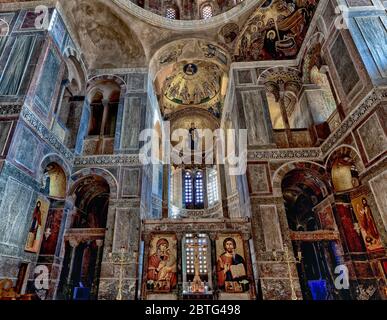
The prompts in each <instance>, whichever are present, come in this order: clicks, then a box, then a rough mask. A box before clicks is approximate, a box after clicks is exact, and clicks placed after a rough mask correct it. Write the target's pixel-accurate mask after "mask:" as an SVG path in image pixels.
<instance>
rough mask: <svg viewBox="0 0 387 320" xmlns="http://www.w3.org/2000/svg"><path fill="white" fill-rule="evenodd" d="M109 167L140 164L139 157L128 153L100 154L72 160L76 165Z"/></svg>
mask: <svg viewBox="0 0 387 320" xmlns="http://www.w3.org/2000/svg"><path fill="white" fill-rule="evenodd" d="M93 165H95V166H98V167H111V166H112V165H114V166H125V165H126V166H140V165H142V164H141V162H140V158H139V156H138V155H137V154H128V155H123V154H120V155H101V156H86V157H76V158H75V160H74V166H76V167H84V166H86V167H90V166H93Z"/></svg>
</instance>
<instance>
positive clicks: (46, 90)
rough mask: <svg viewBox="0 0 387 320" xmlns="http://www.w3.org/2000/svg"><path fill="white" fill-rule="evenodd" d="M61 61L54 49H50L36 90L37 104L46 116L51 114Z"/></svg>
mask: <svg viewBox="0 0 387 320" xmlns="http://www.w3.org/2000/svg"><path fill="white" fill-rule="evenodd" d="M60 66H61V61H60V59H59V57H57V55H56V54H55V52H54V51H53V49H49V51H48V54H47V57H46V60H45V62H44V66H43V69H42V72H41V75H40V79H39V84H38V87H37V89H36V97H35V103H36V105H37V106H38V107H39V109H40V110H41V111H42V112H43V114H44V115H47V114H48V113H49V112H50V108H51V106H52V104H53V101H55V100H56V99H54V95H55V93H56V91H57V90H56V87H57V85H58V76H59V73H60Z"/></svg>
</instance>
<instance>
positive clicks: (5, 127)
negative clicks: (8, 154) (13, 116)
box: [0, 121, 13, 156]
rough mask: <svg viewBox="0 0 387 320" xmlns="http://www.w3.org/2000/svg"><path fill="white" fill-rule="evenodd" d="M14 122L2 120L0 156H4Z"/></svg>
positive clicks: (0, 124)
mask: <svg viewBox="0 0 387 320" xmlns="http://www.w3.org/2000/svg"><path fill="white" fill-rule="evenodd" d="M12 123H13V122H12V121H1V122H0V156H3V155H4V153H5V148H6V146H7V142H8V137H9V134H10V132H11V128H12Z"/></svg>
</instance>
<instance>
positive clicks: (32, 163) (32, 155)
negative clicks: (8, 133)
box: [15, 127, 39, 171]
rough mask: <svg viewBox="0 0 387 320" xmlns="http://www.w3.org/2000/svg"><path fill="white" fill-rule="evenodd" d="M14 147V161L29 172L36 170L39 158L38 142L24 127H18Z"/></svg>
mask: <svg viewBox="0 0 387 320" xmlns="http://www.w3.org/2000/svg"><path fill="white" fill-rule="evenodd" d="M16 141H17V142H16V147H15V153H16V154H15V160H16V162H18V163H19V164H21V165H23V166H24V167H25V168H27V169H29V170H30V171H35V170H36V161H37V158H38V157H39V140H38V139H37V138H36V137H35V135H34V134H33V133H32V132H31V131H30V130H29V129H27V128H26V127H20V131H19V132H18V134H17V139H16Z"/></svg>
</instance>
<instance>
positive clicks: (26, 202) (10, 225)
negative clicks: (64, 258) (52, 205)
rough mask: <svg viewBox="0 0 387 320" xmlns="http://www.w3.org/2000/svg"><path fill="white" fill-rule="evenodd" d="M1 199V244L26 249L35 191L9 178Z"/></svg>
mask: <svg viewBox="0 0 387 320" xmlns="http://www.w3.org/2000/svg"><path fill="white" fill-rule="evenodd" d="M1 198H2V201H1V205H0V243H2V244H6V245H10V246H18V247H22V246H23V247H24V244H25V241H26V226H27V224H28V219H29V217H30V216H31V213H30V205H31V200H33V199H32V198H33V191H32V189H30V188H29V187H26V186H25V185H23V184H21V183H20V182H18V181H17V180H14V179H12V178H9V179H8V181H7V183H6V187H5V190H4V194H3V195H2V197H1ZM31 218H32V216H31Z"/></svg>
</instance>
